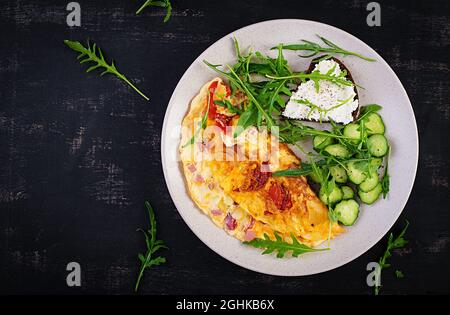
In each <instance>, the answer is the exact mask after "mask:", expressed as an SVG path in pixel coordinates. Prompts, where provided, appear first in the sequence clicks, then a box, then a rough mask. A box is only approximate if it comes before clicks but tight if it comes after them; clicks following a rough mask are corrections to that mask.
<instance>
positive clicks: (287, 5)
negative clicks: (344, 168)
mask: <svg viewBox="0 0 450 315" xmlns="http://www.w3.org/2000/svg"><path fill="white" fill-rule="evenodd" d="M68 2H69V1H68V0H66V1H56V0H53V1H52V0H40V1H29V0H22V1H2V5H1V8H0V293H64V294H70V293H88V294H92V293H123V294H126V293H132V287H133V284H134V281H135V279H136V275H137V271H138V267H139V265H138V261H137V253H138V252H139V251H141V250H143V249H144V248H145V246H144V240H143V237H142V235H141V234H139V233H137V232H136V228H138V227H145V226H146V225H147V222H148V221H147V214H146V212H145V210H144V208H143V202H144V200H147V199H148V200H150V201H151V202H152V203H153V205H154V207H155V208H156V211H157V218H158V223H159V235H160V237H161V238H162V239H164V240H166V241H167V243H168V245H169V246H170V248H171V249H170V251H167V252H166V253H165V256H166V257H167V260H168V263H167V264H166V265H164V266H161V267H155V268H153V269H152V270H149V271H148V272H147V273H146V275H145V278H144V280H143V283H142V287H141V289H142V290H141V291H142V292H143V293H147V294H183V293H196V294H207V293H211V294H226V293H229V294H239V293H249V294H250V293H251V294H312V293H318V294H330V293H355V294H371V292H372V290H371V289H370V288H369V287H367V285H366V281H365V279H366V274H367V272H366V265H367V263H368V262H370V261H374V260H376V259H377V257H378V256H379V255H380V254H381V253H382V252H383V249H384V247H385V244H386V238H385V239H383V241H381V242H379V243H378V244H377V245H376V246H375V247H373V248H372V249H371V250H369V251H368V252H367V253H365V254H364V255H362V256H361V257H359V258H358V259H356V260H354V261H353V262H351V263H349V264H347V265H345V266H343V267H341V268H338V269H335V270H333V271H329V272H326V273H323V274H318V275H313V276H308V277H297V278H281V277H273V276H267V275H262V274H258V273H255V272H252V271H249V270H245V269H243V268H240V267H238V266H236V265H234V264H232V263H230V262H228V261H226V260H225V259H223V258H221V257H220V256H219V255H217V254H215V253H214V252H212V251H211V250H210V249H208V248H207V247H206V246H205V245H204V244H203V243H202V242H201V241H200V240H199V239H197V237H196V236H195V235H194V234H193V233H192V232H191V231H190V230H189V228H188V227H187V226H186V224H185V223H184V222H183V220H182V219H181V217H180V215H179V214H178V212H177V210H176V208H175V207H174V205H173V203H172V200H171V198H170V196H169V193H168V191H167V188H166V184H165V181H164V178H163V173H162V169H161V157H160V139H161V127H162V121H163V117H164V112H165V110H166V106H167V103H168V100H169V98H170V96H171V93H172V91H173V89H174V87H175V85H176V84H177V82H178V80H179V79H180V77H181V76H182V74H183V72H184V71H185V70H186V68H187V67H188V66H189V65H190V63H191V62H192V61H193V60H194V59H195V58H196V57H197V56H198V55H199V54H200V53H201V52H202V51H203V50H204V49H206V48H207V47H208V46H209V45H211V44H212V43H214V42H215V41H216V40H217V39H219V38H221V37H222V36H224V35H226V34H228V33H230V32H232V31H234V30H236V29H238V28H240V27H243V26H245V25H248V24H252V23H255V22H259V21H264V20H269V19H277V18H299V19H309V20H316V21H320V22H324V23H327V24H331V25H334V26H337V27H339V28H341V29H343V30H345V31H348V32H350V33H352V34H354V35H356V36H357V37H359V38H360V39H362V40H363V41H365V42H366V43H367V44H369V45H370V46H371V47H373V48H375V49H376V50H377V51H378V52H379V53H380V54H381V55H382V56H383V57H384V58H385V59H386V61H387V62H388V63H389V64H390V65H391V66H392V68H393V69H394V70H395V72H396V73H397V74H398V76H399V77H400V79H401V81H402V82H403V84H404V86H405V88H406V90H407V91H408V94H409V96H410V98H411V102H412V104H413V107H414V111H415V114H416V118H417V123H418V127H419V134H420V161H419V169H418V174H417V178H416V182H415V186H414V190H413V193H412V195H411V197H410V199H409V202H408V204H407V206H406V208H405V209H404V211H403V214H402V216H401V218H400V219H399V222H397V224H396V225H395V227H394V232H398V231H399V230H400V229H401V228H402V227H403V225H404V220H405V219H408V220H409V221H410V222H411V227H410V229H409V231H408V234H407V237H408V239H409V240H410V243H409V245H408V246H407V247H406V248H405V249H402V250H400V251H396V252H395V253H394V256H393V258H392V263H393V265H394V266H393V267H392V268H391V269H390V270H387V271H386V272H385V273H383V278H382V280H383V284H384V287H383V289H382V292H383V293H385V294H412V293H450V289H449V287H450V285H449V281H450V277H449V276H450V273H449V262H450V261H449V258H450V244H449V243H450V232H449V224H450V209H449V203H450V199H449V194H450V188H449V170H450V167H449V166H450V162H449V159H448V156H449V154H450V150H449V131H450V128H449V123H450V105H449V103H450V101H449V99H450V87H449V81H450V69H449V67H450V65H449V59H450V54H449V51H450V16H449V13H450V2H449V1H446V0H442V1H437V0H430V1H379V2H380V4H381V8H382V17H381V21H382V26H381V27H372V28H371V27H368V26H367V24H366V16H367V14H368V12H367V11H366V5H367V3H368V2H369V1H358V0H351V1H331V0H322V1H300V0H296V1H294V0H291V1H280V0H278V1H273V0H270V1H269V0H259V1H256V0H246V1H236V0H233V1H219V2H217V1H182V0H173V1H172V2H173V6H174V12H173V17H172V19H171V20H170V21H169V22H168V23H166V24H164V23H163V21H162V19H163V16H164V11H163V10H159V9H153V8H149V9H146V10H145V11H144V12H143V13H142V14H141V15H140V16H136V15H135V14H134V12H135V10H136V9H137V7H138V4H139V2H140V1H128V0H109V1H99V0H90V1H87V0H83V1H81V0H80V1H79V2H80V4H81V10H82V25H81V27H74V28H69V27H68V26H67V25H66V15H67V13H68V12H67V11H66V10H65V7H66V5H67V3H68ZM86 38H90V39H92V40H93V41H95V42H96V43H98V44H99V45H100V46H101V47H103V48H104V49H105V50H106V51H107V54H108V56H111V57H114V58H115V59H116V61H117V63H118V66H119V68H120V69H121V70H122V71H123V72H124V73H126V74H127V75H128V76H129V77H130V78H131V79H132V80H134V81H135V82H137V84H138V86H139V87H141V88H142V90H143V91H144V92H147V93H148V94H149V95H150V96H151V101H150V102H145V101H144V100H143V99H142V98H141V97H140V96H139V95H137V94H136V93H134V92H133V91H132V90H130V89H129V88H128V87H127V86H125V85H124V84H122V83H121V82H119V81H118V80H117V79H116V78H114V77H111V76H109V77H104V78H98V77H97V75H96V74H92V73H91V74H85V73H84V72H83V71H84V69H85V67H82V66H80V65H79V64H78V63H77V62H76V61H75V55H74V53H73V52H72V51H70V50H69V49H68V48H67V47H65V46H64V45H63V40H64V39H75V40H85V39H86ZM399 119H401V117H399ZM404 132H405V133H407V132H409V130H405V131H404ZM405 158H407V157H405ZM70 261H76V262H79V263H80V265H81V268H82V286H81V287H79V288H69V287H68V286H67V285H66V281H65V279H66V275H67V271H66V265H67V263H68V262H70ZM395 269H400V270H402V271H403V273H404V274H405V277H404V278H403V279H397V278H396V277H395V276H394V274H393V272H394V270H395Z"/></svg>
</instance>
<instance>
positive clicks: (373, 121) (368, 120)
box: [363, 113, 385, 135]
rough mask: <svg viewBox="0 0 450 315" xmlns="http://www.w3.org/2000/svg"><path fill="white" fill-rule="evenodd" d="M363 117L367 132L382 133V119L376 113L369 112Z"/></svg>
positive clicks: (372, 133)
mask: <svg viewBox="0 0 450 315" xmlns="http://www.w3.org/2000/svg"><path fill="white" fill-rule="evenodd" d="M363 119H364V126H365V127H366V128H367V134H369V135H374V134H381V135H382V134H384V129H385V128H384V123H383V119H382V118H381V116H380V115H378V114H377V113H371V114H369V115H367V117H365V118H363Z"/></svg>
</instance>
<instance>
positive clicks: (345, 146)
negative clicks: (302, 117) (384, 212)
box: [308, 104, 390, 225]
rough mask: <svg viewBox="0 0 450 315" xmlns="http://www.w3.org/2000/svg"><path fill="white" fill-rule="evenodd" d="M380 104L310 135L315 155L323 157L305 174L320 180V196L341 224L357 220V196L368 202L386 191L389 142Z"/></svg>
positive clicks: (313, 179)
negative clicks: (347, 121) (324, 130)
mask: <svg viewBox="0 0 450 315" xmlns="http://www.w3.org/2000/svg"><path fill="white" fill-rule="evenodd" d="M380 108H381V107H379V106H378V105H374V104H373V105H370V106H368V107H364V108H362V109H361V117H360V118H359V119H357V120H355V121H354V122H352V123H349V124H347V125H345V126H342V125H338V124H332V129H331V131H326V132H325V133H324V132H323V131H321V132H320V133H318V135H316V136H314V137H313V146H314V150H315V151H316V152H317V154H314V155H316V156H317V155H318V156H320V157H321V158H322V159H321V160H320V159H319V160H318V161H320V165H319V164H316V165H315V167H314V165H313V164H311V166H310V167H311V169H312V172H311V173H309V174H308V178H309V179H310V180H312V181H314V182H316V183H318V184H320V186H321V187H320V191H319V198H320V200H321V201H322V202H323V203H324V204H326V205H327V206H328V207H329V209H330V211H334V213H335V216H334V217H335V218H336V219H337V220H338V221H339V222H340V223H341V224H344V225H353V224H354V223H355V221H356V220H357V218H358V214H359V204H358V202H359V201H358V202H357V200H358V199H359V200H360V202H362V203H364V204H368V205H371V204H373V203H374V202H376V201H377V200H378V199H379V198H380V195H382V194H383V196H385V194H387V192H388V188H386V182H387V181H386V180H385V179H386V178H385V177H384V176H386V175H385V174H387V159H388V157H387V156H388V154H389V151H390V146H389V142H388V140H387V138H386V136H385V125H384V122H383V119H382V118H381V116H380V115H379V114H378V113H377V111H378V110H379V109H380ZM384 161H386V163H383V162H384ZM314 163H317V162H314ZM383 164H385V167H386V168H385V169H384V171H383ZM382 183H383V185H382Z"/></svg>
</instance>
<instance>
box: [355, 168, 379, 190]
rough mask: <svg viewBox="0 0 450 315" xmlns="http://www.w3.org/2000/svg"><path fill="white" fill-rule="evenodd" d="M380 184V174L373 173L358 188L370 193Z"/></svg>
mask: <svg viewBox="0 0 450 315" xmlns="http://www.w3.org/2000/svg"><path fill="white" fill-rule="evenodd" d="M379 182H380V179H379V178H378V173H377V172H371V173H370V174H369V176H367V178H366V179H365V180H364V181H363V182H362V183H361V184H359V187H358V188H359V190H361V191H363V192H369V191H371V190H372V189H374V188H375V187H376V186H377V185H378V183H379Z"/></svg>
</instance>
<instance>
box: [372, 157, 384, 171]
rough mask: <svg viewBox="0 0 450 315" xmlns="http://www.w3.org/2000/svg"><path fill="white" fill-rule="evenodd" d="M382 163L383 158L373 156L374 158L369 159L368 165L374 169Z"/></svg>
mask: <svg viewBox="0 0 450 315" xmlns="http://www.w3.org/2000/svg"><path fill="white" fill-rule="evenodd" d="M382 164H383V159H379V158H374V159H372V160H370V166H372V167H373V168H375V169H379V168H380V166H381V165H382Z"/></svg>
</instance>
